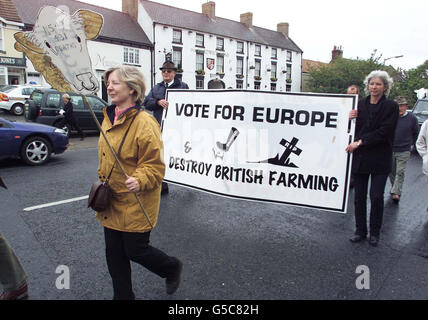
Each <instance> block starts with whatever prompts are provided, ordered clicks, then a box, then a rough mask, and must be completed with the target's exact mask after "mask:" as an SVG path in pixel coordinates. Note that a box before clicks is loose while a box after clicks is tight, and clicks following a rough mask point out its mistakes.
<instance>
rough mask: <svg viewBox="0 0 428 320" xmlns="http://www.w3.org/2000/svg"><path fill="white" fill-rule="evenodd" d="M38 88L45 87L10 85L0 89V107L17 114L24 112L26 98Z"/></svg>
mask: <svg viewBox="0 0 428 320" xmlns="http://www.w3.org/2000/svg"><path fill="white" fill-rule="evenodd" d="M36 88H45V87H43V86H38V85H16V86H9V87H6V88H5V89H4V91H3V90H2V91H0V109H3V110H6V111H9V112H11V113H13V114H14V115H16V116H22V115H23V114H24V111H25V108H24V103H25V99H26V98H29V97H30V95H31V93H33V91H34V89H36Z"/></svg>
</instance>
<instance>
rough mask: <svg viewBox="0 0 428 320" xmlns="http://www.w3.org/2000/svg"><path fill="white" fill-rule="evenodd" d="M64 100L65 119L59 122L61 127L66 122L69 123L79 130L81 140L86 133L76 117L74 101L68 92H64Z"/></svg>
mask: <svg viewBox="0 0 428 320" xmlns="http://www.w3.org/2000/svg"><path fill="white" fill-rule="evenodd" d="M62 100H63V101H64V112H63V115H64V119H62V121H61V122H60V123H59V128H63V127H64V126H65V125H66V124H68V125H69V126H70V127H71V128H74V129H76V130H77V132H78V133H79V135H80V141H82V140H83V139H84V138H85V135H84V133H83V131H82V129H80V127H79V124H78V123H77V120H76V118H75V117H74V114H73V102H72V101H71V98H70V96H69V95H68V94H67V93H64V94H63V95H62Z"/></svg>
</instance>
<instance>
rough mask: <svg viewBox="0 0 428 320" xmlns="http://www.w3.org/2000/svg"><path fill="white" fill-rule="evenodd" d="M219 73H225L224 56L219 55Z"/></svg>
mask: <svg viewBox="0 0 428 320" xmlns="http://www.w3.org/2000/svg"><path fill="white" fill-rule="evenodd" d="M217 73H224V56H223V55H220V54H219V55H217Z"/></svg>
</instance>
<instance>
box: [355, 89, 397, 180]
mask: <svg viewBox="0 0 428 320" xmlns="http://www.w3.org/2000/svg"><path fill="white" fill-rule="evenodd" d="M398 116H399V109H398V104H397V103H396V102H394V101H393V100H390V99H387V98H386V97H385V96H383V97H382V98H381V99H380V100H379V102H378V103H377V104H371V103H370V96H368V97H367V98H365V99H364V100H361V101H360V102H359V103H358V117H357V123H356V127H355V139H354V141H358V140H360V139H361V140H362V142H363V143H362V145H361V146H360V147H358V148H357V149H356V150H355V151H354V153H353V160H352V172H353V173H361V174H388V173H390V172H391V168H392V142H393V141H394V132H395V127H396V125H397V120H398Z"/></svg>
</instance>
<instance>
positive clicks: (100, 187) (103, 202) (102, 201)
mask: <svg viewBox="0 0 428 320" xmlns="http://www.w3.org/2000/svg"><path fill="white" fill-rule="evenodd" d="M111 195H112V194H111V189H110V187H109V186H108V180H106V181H104V182H103V181H100V180H98V181H96V182H94V184H93V185H92V188H91V191H90V192H89V199H88V208H89V207H91V208H92V209H93V210H95V211H98V212H101V211H104V210H105V209H107V207H108V205H109V204H110V199H111Z"/></svg>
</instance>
